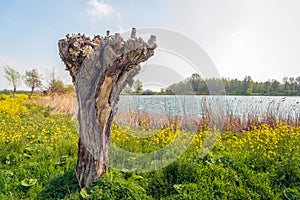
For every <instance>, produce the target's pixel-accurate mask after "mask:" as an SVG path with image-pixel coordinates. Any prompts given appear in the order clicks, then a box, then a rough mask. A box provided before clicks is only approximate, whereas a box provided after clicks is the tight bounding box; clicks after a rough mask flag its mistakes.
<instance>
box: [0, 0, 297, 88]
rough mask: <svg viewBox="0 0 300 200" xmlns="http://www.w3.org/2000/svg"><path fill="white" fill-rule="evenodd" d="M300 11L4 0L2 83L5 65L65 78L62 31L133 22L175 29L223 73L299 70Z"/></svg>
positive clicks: (209, 2)
mask: <svg viewBox="0 0 300 200" xmlns="http://www.w3.org/2000/svg"><path fill="white" fill-rule="evenodd" d="M299 10H300V1H298V0H152V1H148V0H122V1H121V0H119V1H117V0H110V1H108V0H107V1H103V0H51V1H50V0H45V1H39V0H26V1H23V0H9V1H1V2H0V27H1V31H0V67H1V70H0V89H3V88H10V86H9V85H8V83H7V81H6V80H5V78H4V77H3V70H2V67H3V66H5V65H10V66H12V67H14V68H15V69H17V70H18V71H20V72H22V73H23V72H24V71H25V70H26V69H32V68H37V69H38V70H39V71H40V72H41V73H45V71H46V68H49V67H54V68H56V69H57V73H58V74H60V75H61V78H63V79H65V80H68V75H67V74H64V73H63V69H64V65H63V63H62V62H61V61H60V58H59V56H58V49H57V41H58V40H59V39H60V38H63V37H64V36H65V35H66V34H67V33H78V32H80V33H85V34H86V35H91V36H92V35H93V34H104V33H105V31H106V30H107V29H109V30H111V32H112V33H114V32H122V31H128V30H130V29H131V27H136V28H144V27H159V28H166V29H172V30H174V31H177V32H179V33H182V34H184V35H186V36H188V37H190V38H191V39H193V40H194V41H195V42H197V43H198V44H199V45H200V46H201V47H202V48H203V49H204V50H205V51H206V52H207V54H208V56H210V57H211V59H212V60H213V62H214V63H215V65H216V67H217V69H218V71H219V73H220V75H221V76H225V77H231V78H239V79H242V78H243V77H244V76H246V75H251V76H252V78H253V79H254V80H258V81H265V80H268V79H272V78H275V79H277V80H279V81H281V80H282V77H283V76H294V77H296V76H300V56H299V52H300V12H299ZM191 73H192V72H191ZM21 88H25V87H24V85H23V86H21Z"/></svg>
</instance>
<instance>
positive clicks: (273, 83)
mask: <svg viewBox="0 0 300 200" xmlns="http://www.w3.org/2000/svg"><path fill="white" fill-rule="evenodd" d="M208 85H210V86H214V87H211V88H210V89H211V90H212V88H220V89H221V88H222V87H219V86H220V85H224V87H225V90H226V94H228V95H270V96H279V95H285V96H287V95H300V77H297V78H296V79H294V78H293V77H290V78H287V77H285V78H284V80H283V83H280V82H279V81H277V80H275V79H273V80H268V81H265V82H255V81H253V80H252V78H251V77H250V76H246V77H245V78H244V79H243V80H238V79H228V78H222V79H221V78H208V79H203V78H201V77H200V76H199V75H198V74H192V76H191V77H189V78H187V79H186V80H184V81H181V82H179V83H175V84H172V85H170V86H169V87H168V88H167V89H166V91H168V92H164V93H167V94H202V95H206V94H209V93H212V92H213V93H214V94H222V93H223V92H224V91H221V90H220V91H208V87H207V86H208ZM162 93H163V92H162Z"/></svg>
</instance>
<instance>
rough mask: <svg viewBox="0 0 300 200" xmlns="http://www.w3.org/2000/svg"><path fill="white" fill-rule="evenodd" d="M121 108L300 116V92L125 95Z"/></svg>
mask: <svg viewBox="0 0 300 200" xmlns="http://www.w3.org/2000/svg"><path fill="white" fill-rule="evenodd" d="M119 110H120V111H128V110H130V111H133V112H140V113H141V112H146V113H154V114H163V115H164V114H168V115H171V116H177V115H178V116H193V117H201V116H202V115H204V114H206V113H207V112H219V113H226V114H231V115H234V116H249V115H251V116H254V115H255V116H259V117H265V116H266V115H267V114H272V115H275V116H277V117H280V118H287V117H292V118H294V117H299V116H300V96H296V97H284V96H201V95H121V96H120V102H119Z"/></svg>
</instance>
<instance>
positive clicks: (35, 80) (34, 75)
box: [24, 69, 42, 95]
mask: <svg viewBox="0 0 300 200" xmlns="http://www.w3.org/2000/svg"><path fill="white" fill-rule="evenodd" d="M24 81H25V84H26V85H27V86H28V87H30V88H31V95H32V94H33V91H34V89H35V88H38V87H41V86H42V81H41V76H40V75H39V73H38V71H37V69H33V70H29V71H26V72H25V76H24Z"/></svg>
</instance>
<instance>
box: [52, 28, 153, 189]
mask: <svg viewBox="0 0 300 200" xmlns="http://www.w3.org/2000/svg"><path fill="white" fill-rule="evenodd" d="M58 46H59V54H60V57H61V59H62V60H63V62H64V63H65V65H66V70H68V71H69V72H70V75H71V77H72V80H73V84H74V86H75V88H76V94H77V100H78V109H79V110H78V122H79V142H78V161H77V167H76V175H77V179H78V182H79V186H80V187H85V186H88V185H90V184H91V183H92V182H93V181H94V180H95V179H97V178H100V177H101V175H102V174H103V173H105V172H107V170H108V167H109V144H110V132H111V125H112V121H113V118H114V115H115V113H116V111H117V103H118V101H119V95H120V93H121V91H122V89H123V88H124V87H125V86H126V85H127V84H128V85H132V83H133V78H134V76H136V75H137V74H138V72H139V71H140V69H141V67H140V65H139V64H140V63H141V62H144V61H146V60H148V59H149V58H150V57H151V56H153V55H154V49H155V48H156V37H155V36H153V35H151V36H150V38H149V40H148V41H147V42H145V41H144V40H143V39H142V38H137V37H136V29H135V28H133V29H132V32H131V37H130V38H129V39H128V40H126V41H125V40H124V39H123V38H122V37H121V36H120V34H119V33H116V34H114V35H110V34H109V31H107V34H106V36H99V35H97V36H94V38H93V39H90V38H89V37H87V36H85V35H82V34H77V35H66V38H64V39H61V40H59V42H58Z"/></svg>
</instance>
